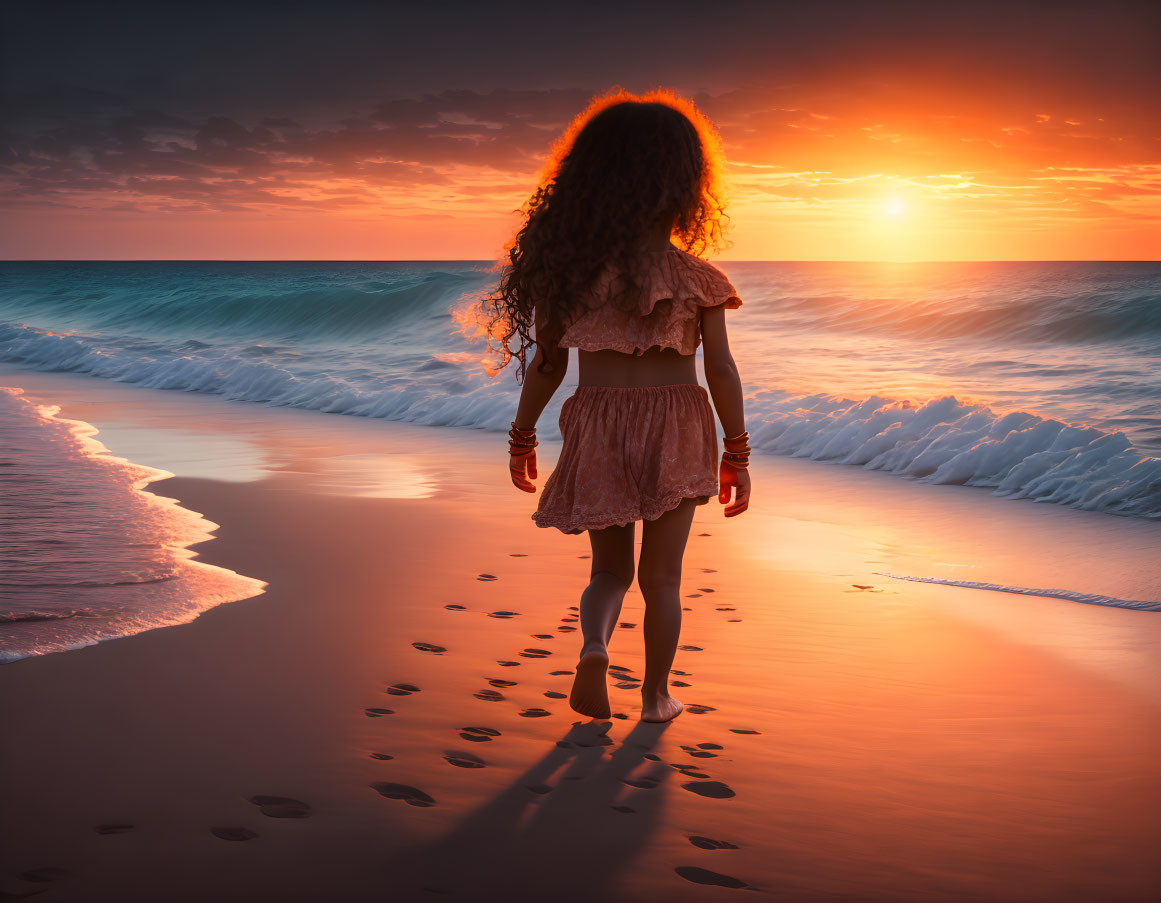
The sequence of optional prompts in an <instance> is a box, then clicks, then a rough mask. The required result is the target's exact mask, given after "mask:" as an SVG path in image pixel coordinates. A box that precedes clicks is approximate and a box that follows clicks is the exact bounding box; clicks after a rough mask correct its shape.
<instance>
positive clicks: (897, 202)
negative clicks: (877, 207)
mask: <svg viewBox="0 0 1161 903" xmlns="http://www.w3.org/2000/svg"><path fill="white" fill-rule="evenodd" d="M906 212H907V205H906V204H904V203H903V199H902V198H897V197H893V198H888V199H887V201H886V203H884V204H883V213H885V214H886V215H887V216H892V217H896V216H902V215H903V214H904V213H906Z"/></svg>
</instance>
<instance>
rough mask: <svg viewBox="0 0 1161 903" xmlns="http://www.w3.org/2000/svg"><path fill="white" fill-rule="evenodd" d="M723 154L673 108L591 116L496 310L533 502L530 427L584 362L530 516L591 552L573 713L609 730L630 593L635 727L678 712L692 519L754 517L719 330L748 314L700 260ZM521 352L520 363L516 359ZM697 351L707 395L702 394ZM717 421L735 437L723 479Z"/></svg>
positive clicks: (710, 240) (541, 199)
mask: <svg viewBox="0 0 1161 903" xmlns="http://www.w3.org/2000/svg"><path fill="white" fill-rule="evenodd" d="M715 146H716V145H715V138H714V135H713V133H712V128H711V127H710V126H709V124H708V123H707V122H705V121H704V119H703V118H702V117H700V114H698V113H697V112H696V110H694V109H693V108H692V106H691V105H684V104H683V102H681V101H679V100H678V99H677V98H674V97H672V96H668V95H667V96H662V97H659V98H658V99H656V100H652V99H640V98H633V97H631V96H630V97H628V98H627V99H622V97H620V96H618V97H617V98H613V99H610V100H609V101H605V100H602V101H599V102H597V103H596V104H595V105H594V107H593V108H592V109H591V110H590V111H588V112H586V113H585V114H582V116H581V117H578V120H577V122H576V123H574V125H573V126H572V127H570V129H569V131H568V132H567V133H566V136H565V140H564V141H563V142H562V144H561V145H560V147H559V149H558V153H557V155H556V157H557V159H556V161H555V162H554V163H553V165H552V166H550V167H549V169H548V171H547V174H546V176H545V178H544V180H543V182H542V184H541V186H540V187H539V188H538V189H537V191H536V193H535V194H534V195H533V197H532V200H531V201H530V202H529V206H528V213H527V219H526V222H525V224H524V226H523V228H521V230H520V231H519V232H518V234H517V237H516V240H515V241H514V242H513V245H512V247H511V249H510V252H509V258H510V264H511V265H510V266H509V267H508V268H507V269H506V271H505V275H504V277H503V279H502V280H501V284H500V287H499V288H498V290H497V293H496V295H495V296H494V297H493V299H492V301H493V302H494V304H495V310H496V317H495V319H494V320H492V321H491V327H492V328H491V329H490V334H491V335H493V336H496V337H498V338H501V339H502V342H503V348H504V350H505V352H509V353H510V354H511V356H515V357H516V358H517V359H518V360H519V362H520V374H521V375H522V376H523V378H524V386H523V390H522V391H521V395H520V405H519V408H518V410H517V412H516V419H515V420H513V422H512V429H511V430H510V431H509V435H510V437H511V439H510V441H509V446H510V463H509V469H510V472H511V476H512V482H513V483H514V484H515V485H516V486H517V487H518V488H520V489H523V490H524V491H526V492H535V491H536V485H535V483H534V482H533V481H534V480H535V479H536V478H537V472H536V454H535V451H534V447H535V445H536V444H537V443H536V438H535V424H536V421H537V419H538V418H539V416H540V414H541V413H542V412H543V410H544V408H545V405H546V404H547V403H548V401H549V399H550V398H551V397H552V395H553V394H554V393H555V392H556V390H557V389H558V388H560V386H561V384H562V383H563V380H564V377H565V373H566V372H567V369H568V358H569V353H570V350H571V349H573V348H575V349H577V354H578V356H579V365H580V374H579V379H578V386H577V389H576V391H575V392H574V393H573V394H572V395H571V396H570V397H569V398H568V399H567V400H566V401H565V403H564V405H562V407H561V409H560V417H559V421H558V422H559V426H560V432H561V436H562V437H563V439H564V443H563V446H562V448H561V450H560V455H559V457H558V459H557V462H556V466H555V467H554V468H553V471H552V473H551V474H550V475H549V477H548V479H547V480H546V481H545V483H544V486H543V489H542V491H541V493H540V499H539V504H538V505H537V509H536V511H535V513H534V514H533V515H532V517H533V519H534V520H535V522H536V523H537V525H538V526H541V527H555V528H557V529H559V530H560V531H561V532H563V533H584V532H587V533H588V536H589V542H590V545H591V548H592V556H591V557H592V560H591V575H590V582H589V586H588V588H587V589H586V590H585V592H584V593H583V594H582V596H581V599H580V606H579V610H580V621H581V623H580V627H581V632H582V635H583V638H584V645H583V647H582V649H581V656H580V660H579V662H578V663H577V667H576V676H575V678H574V682H573V688H572V693H571V694H570V697H569V701H570V704H571V705H572V707H573V708H574V709H575V710H576V711H578V712H580V713H582V714H585V715H590V716H593V717H598V718H607V717H609V714H610V708H609V699H608V694H607V691H606V689H605V680H606V672H607V669H608V664H609V657H608V650H607V646H608V643H609V641H610V640H611V639H612V635H613V630H614V628H615V627H616V625H617V619H618V616H619V612H620V609H621V602H622V600H623V598H624V596H625V593H626V591H627V590H628V588H629V586H630V584H631V583H632V582H633V579H634V576H636V579H637V582H638V583H639V585H640V587H641V594H642V596H643V598H644V600H645V606H646V611H645V620H644V624H643V628H644V638H645V648H646V667H645V674H644V676H643V679H642V684H641V697H642V698H641V717H642V719H643V720H646V721H667V720H669V719H670V718H673V717H675V716H676V715H677V714H679V713H680V712H681V710H682V706H681V703H680V702H678V701H677V700H676V699H674V698H673V697H672V696H670V695H669V690H668V676H669V671H670V667H671V666H672V663H673V656H674V652H675V650H676V647H677V641H678V634H679V631H680V627H681V601H680V580H681V561H682V555H683V552H684V550H685V543H686V540H687V537H688V536H689V530H690V525H691V524H692V521H693V516H694V511H695V509H696V507H697V506H698V505H704V504H706V503H707V502H708V501H709V500H710V499H711V498H712V497H713V496H715V495H716V496H718V499H719V501H720V502H721V503H722V504H724V505H727V507H726V510H725V514H726V516H727V517H731V516H733V515H736V514H740V513H742V512H743V511H745V510H746V506H747V504H748V499H749V477H748V473H747V471H746V469H745V468H746V464H747V455H748V453H749V447H748V445H747V437H746V434H745V424H744V418H743V411H742V390H741V383H740V381H739V377H738V373H737V368H736V367H735V365H734V361H733V358H732V357H731V355H730V352H729V344H728V342H727V340H726V329H725V311H726V309H727V308H736V307H740V306H741V304H742V302H741V300H740V299H739V298H738V296H737V292H736V291H735V289H734V287H733V286H732V285H731V284H730V282H729V280H728V279H727V278H726V277H725V275H724V274H722V272H721V271H720V270H718V269H717V268H716V267H714V266H712V265H711V264H709V263H707V262H706V261H704V260H702V259H701V258H700V257H699V256H698V254H700V253H701V252H702V251H703V250H705V249H706V248H707V247H708V246H711V245H714V246H716V244H717V238H718V237H719V233H720V218H721V208H722V202H721V200H720V197H719V195H718V193H717V192H718V186H717V173H718V170H719V167H718V162H717V160H716V156H715V153H714V150H715ZM673 241H677V242H678V243H679V244H680V245H681V246H682V247H678V246H677V245H675V244H672V243H671V242H673ZM695 250H696V251H697V253H696V254H695V253H693V252H694V251H695ZM533 331H534V332H535V339H533V337H532V336H533ZM513 336H516V337H518V338H519V340H520V347H519V348H518V349H516V350H515V352H510V349H509V348H508V344H507V342H508V339H509V338H512V337H513ZM699 345H704V354H703V361H704V365H705V379H706V384H707V386H708V389H709V390H708V392H707V390H706V389H705V388H702V386H701V385H699V384H698V380H697V371H696V368H695V361H696V351H697V348H698V346H699ZM533 346H535V348H536V353H535V356H534V357H533V359H532V361H531V362H530V365H529V366H527V367H526V366H525V365H526V364H528V363H529V362H527V361H526V359H525V350H526V349H528V348H530V347H533ZM508 359H510V358H508V357H506V358H505V361H507V360H508ZM711 396H712V406H711ZM715 408H716V410H717V414H718V417H719V418H720V420H721V424H722V428H723V429H724V430H725V434H726V435H725V437H724V440H725V445H726V451H725V452H724V453H723V455H722V458H721V460H720V462H719V459H718V445H717V438H716V424H715V423H714V409H715ZM735 490H736V492H737V495H736V498H735V499H734V501H733V502H732V503H731V500H730V497H731V495H732V494H733V492H734V491H735ZM637 523H640V524H641V531H642V540H641V555H640V561H639V562H635V561H634V558H635V554H634V552H635V548H634V547H635V542H634V532H635V528H636V524H637ZM635 565H636V566H635ZM635 571H636V573H634V572H635Z"/></svg>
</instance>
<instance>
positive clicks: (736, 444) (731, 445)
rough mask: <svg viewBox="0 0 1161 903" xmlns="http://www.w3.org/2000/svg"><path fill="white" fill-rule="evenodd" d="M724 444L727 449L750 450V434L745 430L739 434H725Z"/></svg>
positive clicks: (736, 450)
mask: <svg viewBox="0 0 1161 903" xmlns="http://www.w3.org/2000/svg"><path fill="white" fill-rule="evenodd" d="M722 444H723V445H724V446H725V448H726V450H727V451H735V452H749V451H750V434H749V433H748V432H747V431H745V430H743V431H742V432H741V433H740V434H739V435H737V436H723V437H722Z"/></svg>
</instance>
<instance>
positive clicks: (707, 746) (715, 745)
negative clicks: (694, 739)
mask: <svg viewBox="0 0 1161 903" xmlns="http://www.w3.org/2000/svg"><path fill="white" fill-rule="evenodd" d="M697 748H698V749H723V747H722V746H721V745H720V744H718V743H699V744H697Z"/></svg>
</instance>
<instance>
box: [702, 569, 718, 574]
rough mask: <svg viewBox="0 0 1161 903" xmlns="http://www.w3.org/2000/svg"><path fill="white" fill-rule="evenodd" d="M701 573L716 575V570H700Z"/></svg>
mask: <svg viewBox="0 0 1161 903" xmlns="http://www.w3.org/2000/svg"><path fill="white" fill-rule="evenodd" d="M701 572H702V573H703V574H716V573H717V569H716V568H702V569H701Z"/></svg>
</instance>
